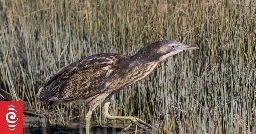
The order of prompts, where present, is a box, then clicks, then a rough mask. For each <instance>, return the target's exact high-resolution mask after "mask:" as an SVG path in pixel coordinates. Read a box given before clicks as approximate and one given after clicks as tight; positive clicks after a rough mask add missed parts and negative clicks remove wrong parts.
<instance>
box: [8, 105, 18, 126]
mask: <svg viewBox="0 0 256 134" xmlns="http://www.w3.org/2000/svg"><path fill="white" fill-rule="evenodd" d="M16 113H17V111H16V109H15V106H13V105H10V106H9V108H8V109H7V113H6V115H5V119H6V125H7V126H8V127H9V129H10V130H14V129H15V127H16V126H17V124H16V121H17V120H18V118H17V117H16Z"/></svg>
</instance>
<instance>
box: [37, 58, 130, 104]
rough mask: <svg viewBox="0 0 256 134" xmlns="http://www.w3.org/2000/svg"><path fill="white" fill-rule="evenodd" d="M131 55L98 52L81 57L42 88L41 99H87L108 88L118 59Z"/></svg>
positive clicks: (40, 91)
mask: <svg viewBox="0 0 256 134" xmlns="http://www.w3.org/2000/svg"><path fill="white" fill-rule="evenodd" d="M127 57H129V56H126V55H121V54H109V53H108V54H97V55H94V56H90V57H87V58H85V59H81V60H79V61H77V62H74V63H72V64H70V65H68V66H67V67H65V68H63V69H62V70H60V71H59V72H58V73H57V74H55V75H54V76H53V77H51V78H50V80H48V82H46V84H45V85H44V86H43V87H42V88H40V90H39V92H38V97H39V99H40V100H42V101H43V100H52V101H70V100H77V99H81V100H82V99H87V98H89V97H92V96H94V95H96V94H98V93H101V92H103V91H104V89H105V88H106V86H105V83H106V82H107V78H105V77H107V76H110V73H111V71H110V70H111V68H113V67H114V65H115V64H116V62H117V61H118V60H122V59H124V58H127Z"/></svg>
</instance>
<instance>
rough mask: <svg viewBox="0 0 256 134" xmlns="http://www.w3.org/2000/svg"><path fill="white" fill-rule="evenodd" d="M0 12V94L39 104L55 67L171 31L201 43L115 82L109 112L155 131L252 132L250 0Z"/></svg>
mask: <svg viewBox="0 0 256 134" xmlns="http://www.w3.org/2000/svg"><path fill="white" fill-rule="evenodd" d="M0 10H1V11H0V13H1V17H0V21H1V22H0V23H1V25H0V88H1V90H0V94H3V92H4V91H6V92H8V93H10V96H11V97H10V96H8V97H9V99H14V100H17V99H22V100H26V101H28V102H29V104H30V106H31V107H33V108H36V109H38V101H37V99H36V96H35V94H36V93H37V91H38V89H39V87H40V86H41V85H42V84H43V83H44V82H45V81H46V80H47V79H48V78H49V77H50V76H51V75H53V74H54V73H56V72H57V71H58V70H59V69H60V68H62V67H64V66H66V65H68V64H70V63H72V62H74V61H76V60H78V59H80V58H84V57H86V56H88V55H93V54H96V53H102V52H118V53H124V54H130V55H132V54H134V53H136V51H137V50H138V49H139V48H141V47H143V46H144V45H146V44H148V43H151V42H154V41H157V40H162V39H172V40H178V41H182V42H183V43H186V44H191V45H197V46H199V47H200V50H197V51H191V52H184V53H181V54H179V55H177V56H174V57H172V58H170V59H169V60H168V61H166V62H164V63H162V64H161V66H159V67H158V68H157V71H156V72H154V73H153V74H152V75H150V76H149V77H147V78H146V79H145V80H142V81H140V82H138V83H137V84H134V85H132V86H129V87H127V88H125V89H123V90H122V91H121V92H120V93H119V94H116V95H115V96H114V97H113V100H112V105H111V111H110V113H112V114H114V115H135V116H138V117H139V118H142V119H144V120H146V121H147V122H150V123H151V124H152V125H154V126H159V127H161V129H160V132H159V133H162V132H163V133H250V132H252V133H256V122H255V117H256V97H255V96H256V89H255V88H256V70H255V68H256V65H255V63H256V30H255V29H256V27H255V23H256V19H255V18H256V17H255V15H256V5H255V1H254V0H246V1H236V0H230V1H223V0H213V1H207V0H195V1H191V2H188V1H185V0H181V1H180V0H176V1H175V0H174V1H167V0H158V1H156V0H144V1H136V0H130V1H118V0H116V1H115V0H114V1H110V0H109V1H106V0H96V1H95V0H88V1H68V0H63V1H58V0H53V1H49V0H37V1H32V2H31V1H21V0H15V1H7V0H3V1H1V2H0ZM70 107H71V109H72V108H75V107H76V105H75V104H71V106H70ZM67 109H68V108H67V107H64V109H62V111H61V113H62V114H63V117H69V118H72V117H71V116H72V115H73V114H69V113H67V112H66V111H67ZM100 110H101V109H100V108H99V109H97V111H96V114H95V115H96V120H98V121H100V120H101V115H100ZM70 113H72V110H71V111H70ZM65 119H67V118H65Z"/></svg>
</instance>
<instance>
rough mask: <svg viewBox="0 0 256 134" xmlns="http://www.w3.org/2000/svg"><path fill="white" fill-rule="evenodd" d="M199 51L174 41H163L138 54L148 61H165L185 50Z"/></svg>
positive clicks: (147, 47) (143, 49)
mask: <svg viewBox="0 0 256 134" xmlns="http://www.w3.org/2000/svg"><path fill="white" fill-rule="evenodd" d="M192 49H198V47H195V46H188V45H185V44H182V43H180V42H177V41H173V40H163V41H158V42H154V43H152V44H149V45H148V46H146V47H144V48H142V49H140V50H139V51H138V53H137V54H140V55H143V57H144V58H147V59H148V60H158V61H163V60H165V59H166V58H168V57H170V56H172V55H175V54H178V53H180V52H182V51H184V50H192Z"/></svg>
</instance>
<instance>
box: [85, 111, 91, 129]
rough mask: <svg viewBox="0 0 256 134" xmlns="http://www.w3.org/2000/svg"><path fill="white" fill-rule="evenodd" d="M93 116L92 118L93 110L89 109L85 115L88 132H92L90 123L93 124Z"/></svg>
mask: <svg viewBox="0 0 256 134" xmlns="http://www.w3.org/2000/svg"><path fill="white" fill-rule="evenodd" d="M91 118H92V111H90V110H89V111H88V112H87V114H86V116H85V123H86V126H85V129H86V134H89V133H90V125H91Z"/></svg>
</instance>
